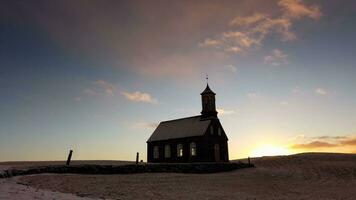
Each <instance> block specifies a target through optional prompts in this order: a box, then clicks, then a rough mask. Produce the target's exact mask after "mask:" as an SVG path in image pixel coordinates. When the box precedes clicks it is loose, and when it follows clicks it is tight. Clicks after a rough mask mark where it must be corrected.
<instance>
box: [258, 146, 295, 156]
mask: <svg viewBox="0 0 356 200" xmlns="http://www.w3.org/2000/svg"><path fill="white" fill-rule="evenodd" d="M288 154H290V151H289V150H288V149H287V148H285V147H281V146H275V145H271V144H264V145H261V146H259V147H257V148H256V149H254V150H252V151H251V156H253V157H261V156H276V155H288Z"/></svg>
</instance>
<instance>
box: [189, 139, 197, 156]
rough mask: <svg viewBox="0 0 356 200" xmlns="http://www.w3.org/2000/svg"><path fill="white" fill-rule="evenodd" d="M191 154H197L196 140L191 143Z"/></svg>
mask: <svg viewBox="0 0 356 200" xmlns="http://www.w3.org/2000/svg"><path fill="white" fill-rule="evenodd" d="M190 155H191V156H196V155H197V145H196V144H195V142H192V143H190Z"/></svg>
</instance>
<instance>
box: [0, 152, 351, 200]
mask: <svg viewBox="0 0 356 200" xmlns="http://www.w3.org/2000/svg"><path fill="white" fill-rule="evenodd" d="M253 162H254V164H255V165H256V168H248V169H239V170H236V171H231V172H222V173H213V174H181V173H142V174H126V175H124V174H123V175H74V174H67V175H53V174H42V175H31V176H20V177H16V178H11V179H10V180H9V181H14V182H18V183H20V184H21V185H22V186H25V187H28V186H30V187H29V188H35V189H39V190H41V191H55V192H59V193H60V194H63V193H71V194H74V195H75V196H77V197H78V196H80V197H86V198H94V199H97V198H101V199H183V198H184V199H323V200H324V199H350V200H351V199H356V155H355V154H353V155H351V154H298V155H292V156H277V157H262V158H256V159H253ZM96 164H98V163H96ZM0 193H1V186H0ZM38 199H41V198H38Z"/></svg>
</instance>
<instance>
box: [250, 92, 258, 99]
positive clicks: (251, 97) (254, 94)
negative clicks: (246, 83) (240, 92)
mask: <svg viewBox="0 0 356 200" xmlns="http://www.w3.org/2000/svg"><path fill="white" fill-rule="evenodd" d="M247 97H248V98H249V99H257V98H259V97H260V95H258V94H256V93H248V94H247Z"/></svg>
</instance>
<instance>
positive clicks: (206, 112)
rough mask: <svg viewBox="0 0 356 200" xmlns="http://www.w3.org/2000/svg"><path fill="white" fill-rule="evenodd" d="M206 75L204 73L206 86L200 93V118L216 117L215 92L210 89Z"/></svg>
mask: <svg viewBox="0 0 356 200" xmlns="http://www.w3.org/2000/svg"><path fill="white" fill-rule="evenodd" d="M208 79H209V77H208V75H206V88H205V90H204V91H203V92H202V93H200V95H201V100H202V111H201V114H202V118H208V117H217V113H218V112H217V111H216V108H215V93H214V92H213V91H212V90H211V89H210V87H209V83H208Z"/></svg>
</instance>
